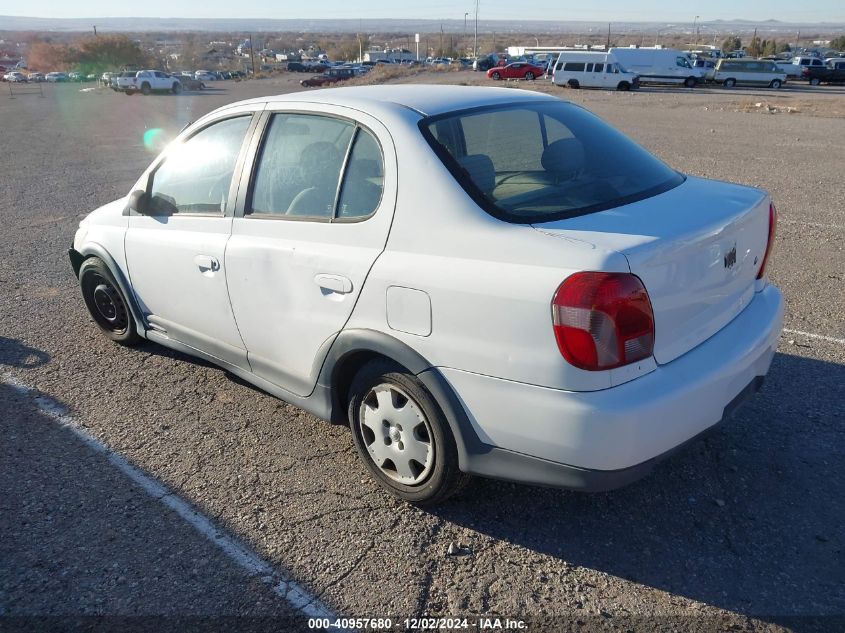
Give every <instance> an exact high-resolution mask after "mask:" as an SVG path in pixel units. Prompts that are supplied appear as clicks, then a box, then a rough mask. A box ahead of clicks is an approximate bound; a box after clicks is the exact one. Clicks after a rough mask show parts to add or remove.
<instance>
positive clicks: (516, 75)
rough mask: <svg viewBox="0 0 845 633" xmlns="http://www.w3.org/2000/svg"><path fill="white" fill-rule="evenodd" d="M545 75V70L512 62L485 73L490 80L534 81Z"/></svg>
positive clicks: (526, 63) (525, 63)
mask: <svg viewBox="0 0 845 633" xmlns="http://www.w3.org/2000/svg"><path fill="white" fill-rule="evenodd" d="M545 74H546V69H545V68H543V67H542V66H537V65H536V64H529V63H528V62H514V63H512V64H508V65H507V66H494V67H493V68H491V69H490V70H488V71H487V76H488V77H489V78H490V79H535V78H537V77H542V76H543V75H545Z"/></svg>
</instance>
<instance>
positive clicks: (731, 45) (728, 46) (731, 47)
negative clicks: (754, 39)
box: [722, 35, 742, 54]
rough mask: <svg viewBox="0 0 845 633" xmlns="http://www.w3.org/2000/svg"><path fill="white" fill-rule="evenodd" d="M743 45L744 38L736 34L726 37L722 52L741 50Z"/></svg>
mask: <svg viewBox="0 0 845 633" xmlns="http://www.w3.org/2000/svg"><path fill="white" fill-rule="evenodd" d="M741 47H742V40H740V39H739V38H738V37H737V36H736V35H731V36H729V37H726V38H725V41H724V42H722V52H723V53H725V54H727V53H730V52H731V51H736V50H739V49H740V48H741Z"/></svg>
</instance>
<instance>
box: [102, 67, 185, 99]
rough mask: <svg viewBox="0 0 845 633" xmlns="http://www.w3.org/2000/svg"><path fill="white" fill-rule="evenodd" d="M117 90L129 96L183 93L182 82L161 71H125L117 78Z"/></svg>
mask: <svg viewBox="0 0 845 633" xmlns="http://www.w3.org/2000/svg"><path fill="white" fill-rule="evenodd" d="M114 87H115V90H117V91H118V92H123V93H125V94H127V95H130V96H131V95H134V94H137V93H139V92H140V93H141V94H143V95H148V94H151V93H153V92H172V93H173V94H179V93H180V92H182V82H181V81H180V80H179V79H177V78H176V77H173V76H171V75H168V74H167V73H166V72H164V71H161V70H139V71H137V72H135V73H134V76H133V72H132V71H125V72H123V73H121V74H120V77H118V78H117V81H116V85H115V86H114Z"/></svg>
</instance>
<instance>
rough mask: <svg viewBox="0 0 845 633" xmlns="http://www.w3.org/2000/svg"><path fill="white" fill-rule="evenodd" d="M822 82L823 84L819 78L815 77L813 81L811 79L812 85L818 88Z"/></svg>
mask: <svg viewBox="0 0 845 633" xmlns="http://www.w3.org/2000/svg"><path fill="white" fill-rule="evenodd" d="M821 82H822V80H821V79H819V78H818V77H813V78H812V79H810V85H811V86H818V85H819V84H820V83H821Z"/></svg>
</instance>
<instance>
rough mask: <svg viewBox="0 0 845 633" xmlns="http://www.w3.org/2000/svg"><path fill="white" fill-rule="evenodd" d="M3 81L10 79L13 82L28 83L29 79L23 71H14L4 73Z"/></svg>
mask: <svg viewBox="0 0 845 633" xmlns="http://www.w3.org/2000/svg"><path fill="white" fill-rule="evenodd" d="M3 81H10V82H12V83H19V82H20V83H26V81H27V79H26V75H24V74H23V73H19V72H17V71H13V72H10V73H6V74H5V75H3Z"/></svg>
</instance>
